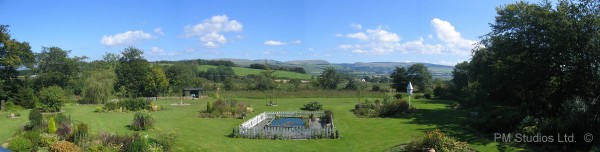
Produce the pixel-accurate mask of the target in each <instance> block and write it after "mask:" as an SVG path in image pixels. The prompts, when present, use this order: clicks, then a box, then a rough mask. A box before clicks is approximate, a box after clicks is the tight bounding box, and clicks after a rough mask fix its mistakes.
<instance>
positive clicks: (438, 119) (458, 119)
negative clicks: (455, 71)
mask: <svg viewBox="0 0 600 152" xmlns="http://www.w3.org/2000/svg"><path fill="white" fill-rule="evenodd" d="M446 103H447V102H446ZM467 116H468V112H467V111H464V110H454V109H450V108H445V109H417V110H416V111H414V112H413V113H412V114H410V115H408V116H405V117H402V118H411V119H412V120H411V121H409V122H408V123H410V124H419V125H435V126H436V128H438V129H440V130H441V131H442V132H444V133H445V134H446V135H448V136H451V137H454V138H456V139H457V140H459V141H464V142H467V143H469V144H481V145H486V144H489V143H491V142H492V141H490V139H488V137H486V136H484V135H480V134H479V133H477V132H475V131H474V130H472V129H471V128H468V126H467V122H466V121H467ZM421 130H422V131H430V129H421Z"/></svg>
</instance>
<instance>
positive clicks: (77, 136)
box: [73, 123, 89, 143]
mask: <svg viewBox="0 0 600 152" xmlns="http://www.w3.org/2000/svg"><path fill="white" fill-rule="evenodd" d="M88 132H89V131H88V124H86V123H80V124H78V125H77V129H76V130H75V132H74V133H73V142H75V143H81V142H83V141H85V140H86V139H87V137H88Z"/></svg>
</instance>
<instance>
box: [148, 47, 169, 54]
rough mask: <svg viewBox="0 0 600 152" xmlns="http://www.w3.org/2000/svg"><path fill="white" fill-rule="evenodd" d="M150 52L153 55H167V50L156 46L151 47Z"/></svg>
mask: <svg viewBox="0 0 600 152" xmlns="http://www.w3.org/2000/svg"><path fill="white" fill-rule="evenodd" d="M150 54H151V55H166V53H165V50H163V49H161V48H158V47H156V46H155V47H152V48H150Z"/></svg>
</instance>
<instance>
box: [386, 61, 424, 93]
mask: <svg viewBox="0 0 600 152" xmlns="http://www.w3.org/2000/svg"><path fill="white" fill-rule="evenodd" d="M390 77H391V78H392V88H394V89H396V91H397V92H406V86H408V82H411V83H412V85H413V87H414V88H415V91H420V92H425V93H431V92H432V91H433V88H432V86H431V79H432V76H431V73H429V70H428V69H427V67H426V66H425V65H424V64H420V63H418V64H413V65H411V66H410V67H409V68H408V69H406V68H404V67H396V69H395V70H394V72H393V73H392V74H391V75H390Z"/></svg>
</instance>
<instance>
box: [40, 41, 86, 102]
mask: <svg viewBox="0 0 600 152" xmlns="http://www.w3.org/2000/svg"><path fill="white" fill-rule="evenodd" d="M70 52H71V51H69V50H63V49H61V48H59V47H43V48H42V51H41V52H40V53H38V54H36V60H37V62H36V70H35V71H36V73H37V76H36V79H35V82H34V84H35V88H36V90H39V89H41V88H44V87H49V86H54V85H56V86H60V87H62V88H66V89H68V90H69V91H70V92H73V93H76V94H78V93H80V92H81V88H80V87H79V85H78V84H80V83H78V81H77V80H78V79H79V77H77V74H78V73H79V72H80V70H79V69H80V68H79V64H80V62H82V61H83V60H84V59H86V57H74V58H69V56H68V55H69V53H70Z"/></svg>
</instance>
